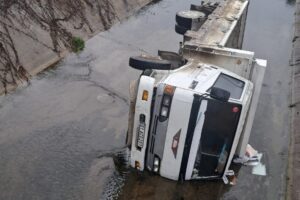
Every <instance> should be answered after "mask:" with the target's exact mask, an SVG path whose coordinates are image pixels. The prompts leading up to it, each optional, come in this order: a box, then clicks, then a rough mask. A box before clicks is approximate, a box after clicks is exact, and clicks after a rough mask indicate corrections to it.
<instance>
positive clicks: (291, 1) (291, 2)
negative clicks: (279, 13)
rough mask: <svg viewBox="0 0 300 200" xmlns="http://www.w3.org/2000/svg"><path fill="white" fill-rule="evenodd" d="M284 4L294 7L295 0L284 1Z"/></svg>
mask: <svg viewBox="0 0 300 200" xmlns="http://www.w3.org/2000/svg"><path fill="white" fill-rule="evenodd" d="M286 3H287V4H288V5H292V6H293V5H295V3H296V0H286Z"/></svg>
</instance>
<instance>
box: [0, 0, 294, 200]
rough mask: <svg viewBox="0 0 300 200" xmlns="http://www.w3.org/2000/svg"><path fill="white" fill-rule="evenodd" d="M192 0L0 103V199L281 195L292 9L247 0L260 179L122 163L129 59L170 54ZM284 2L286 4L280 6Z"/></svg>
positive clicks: (133, 26) (166, 0)
mask: <svg viewBox="0 0 300 200" xmlns="http://www.w3.org/2000/svg"><path fill="white" fill-rule="evenodd" d="M190 3H199V1H196V0H188V1H187V0H178V1H175V0H163V1H159V2H158V3H156V4H153V5H150V6H149V7H147V8H146V9H144V10H142V11H140V12H139V13H138V14H136V15H134V16H132V17H130V18H129V19H127V20H125V21H123V22H122V23H120V24H117V25H116V26H114V27H113V28H112V29H111V30H109V31H107V32H104V33H101V34H99V35H97V36H96V37H94V38H92V39H91V40H89V41H88V42H87V48H86V49H85V51H84V52H82V53H81V54H79V55H75V54H73V55H70V56H68V57H67V58H66V59H65V60H63V61H62V62H61V63H60V64H59V65H58V66H57V67H56V68H54V69H51V70H48V71H47V72H44V73H42V74H40V75H39V76H37V77H36V78H35V79H34V80H33V81H32V83H31V85H30V86H29V87H27V88H24V89H20V90H18V91H16V92H15V93H13V94H11V95H8V96H6V97H1V98H0V199H14V200H15V199H25V200H27V199H28V200H29V199H30V200H31V199H51V200H52V199H54V200H55V199H116V198H118V197H119V199H200V198H201V199H272V200H273V199H280V198H282V195H283V193H284V182H285V181H284V180H285V167H286V161H287V159H286V158H287V147H288V120H287V119H288V112H287V106H288V97H287V96H288V91H289V90H288V88H289V86H288V82H289V67H288V58H289V50H290V46H291V45H290V44H291V38H290V36H291V30H292V29H291V25H292V22H293V18H292V16H293V7H292V5H291V4H287V3H286V2H285V1H283V0H265V1H259V0H252V1H251V5H250V10H249V18H248V24H247V30H246V36H245V49H249V50H253V51H255V52H256V54H257V57H262V58H267V59H268V60H269V68H268V71H267V74H266V80H265V83H264V88H263V92H262V100H261V103H260V105H259V109H258V113H257V120H256V122H255V126H254V131H253V135H252V138H251V142H252V143H253V145H254V146H255V147H256V148H257V149H259V150H261V151H263V152H264V155H265V156H264V158H265V159H264V162H265V164H266V165H267V173H268V175H267V176H266V177H258V176H253V175H251V168H247V167H243V168H241V169H240V170H239V171H238V170H237V171H238V172H239V176H238V185H237V186H234V187H230V186H225V185H223V184H222V182H208V183H207V182H187V183H183V184H182V183H177V182H173V181H169V180H166V179H163V178H160V177H158V176H150V175H149V174H148V173H144V174H139V173H137V172H135V171H132V170H130V169H128V168H127V167H126V151H125V150H124V149H123V148H122V147H123V145H124V141H125V133H126V129H127V112H128V101H127V98H128V84H129V80H131V79H134V78H136V77H138V75H139V72H138V71H135V70H133V69H130V68H129V67H128V66H127V63H128V57H129V56H131V55H137V54H140V53H142V52H148V53H151V54H156V51H157V49H162V50H173V51H177V50H178V42H179V41H180V40H181V37H180V36H179V35H176V34H175V32H174V30H173V29H174V23H175V22H174V21H175V20H174V16H175V12H176V11H178V10H182V9H188V8H189V5H190ZM288 3H290V2H288Z"/></svg>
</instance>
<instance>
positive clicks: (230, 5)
mask: <svg viewBox="0 0 300 200" xmlns="http://www.w3.org/2000/svg"><path fill="white" fill-rule="evenodd" d="M248 3H249V2H248V1H247V0H226V1H225V0H224V1H220V3H217V4H210V3H207V4H206V3H204V4H201V5H199V6H197V5H191V9H190V11H183V12H178V13H177V14H176V26H175V31H176V32H177V33H179V34H182V35H184V37H183V42H181V43H180V48H179V51H178V53H172V52H165V51H159V52H158V56H155V57H153V56H149V55H147V56H145V55H142V56H138V57H131V58H130V60H129V65H130V66H131V67H133V68H135V69H138V70H142V71H143V73H142V75H141V76H140V77H139V79H138V80H136V81H134V83H132V84H131V86H130V111H129V120H128V122H129V123H128V134H127V144H128V146H130V147H131V158H130V164H131V166H132V167H133V168H136V169H137V170H140V171H143V170H145V169H146V170H149V171H151V172H154V173H156V174H159V175H161V176H163V177H166V178H168V179H172V180H191V179H218V178H222V179H223V181H224V182H225V183H228V180H227V175H232V174H233V171H232V170H230V169H229V167H230V164H231V162H232V160H233V158H234V157H236V158H238V159H237V160H239V161H240V162H244V161H246V160H247V158H246V157H245V153H246V147H247V145H248V141H249V137H250V134H251V129H252V125H253V121H254V117H255V111H256V108H257V104H258V101H259V95H260V91H261V87H262V83H263V78H264V73H265V70H266V66H267V62H266V60H262V59H257V58H255V56H254V52H250V51H245V50H241V48H242V42H243V36H244V30H245V24H246V17H247V8H248Z"/></svg>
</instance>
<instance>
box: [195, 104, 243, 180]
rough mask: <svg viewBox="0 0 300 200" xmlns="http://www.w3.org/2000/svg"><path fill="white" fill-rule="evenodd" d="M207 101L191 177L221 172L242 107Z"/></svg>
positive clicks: (208, 175)
mask: <svg viewBox="0 0 300 200" xmlns="http://www.w3.org/2000/svg"><path fill="white" fill-rule="evenodd" d="M202 102H203V101H202ZM207 102H208V103H207V109H206V111H205V119H204V124H203V128H202V131H201V139H200V143H199V147H198V151H197V157H196V160H195V164H194V170H193V175H192V176H193V177H211V176H221V175H222V174H223V172H224V169H225V166H226V163H227V160H228V156H229V154H230V150H231V147H232V143H233V139H234V137H235V133H236V129H237V125H238V121H239V117H240V112H241V109H242V106H241V105H240V104H235V103H229V102H221V101H217V100H213V99H209V100H208V101H207Z"/></svg>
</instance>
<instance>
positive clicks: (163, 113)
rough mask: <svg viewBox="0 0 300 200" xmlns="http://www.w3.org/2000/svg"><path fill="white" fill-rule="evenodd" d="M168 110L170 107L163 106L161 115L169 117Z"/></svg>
mask: <svg viewBox="0 0 300 200" xmlns="http://www.w3.org/2000/svg"><path fill="white" fill-rule="evenodd" d="M168 112H169V108H167V107H165V106H163V107H162V108H161V112H160V115H161V116H163V117H168Z"/></svg>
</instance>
